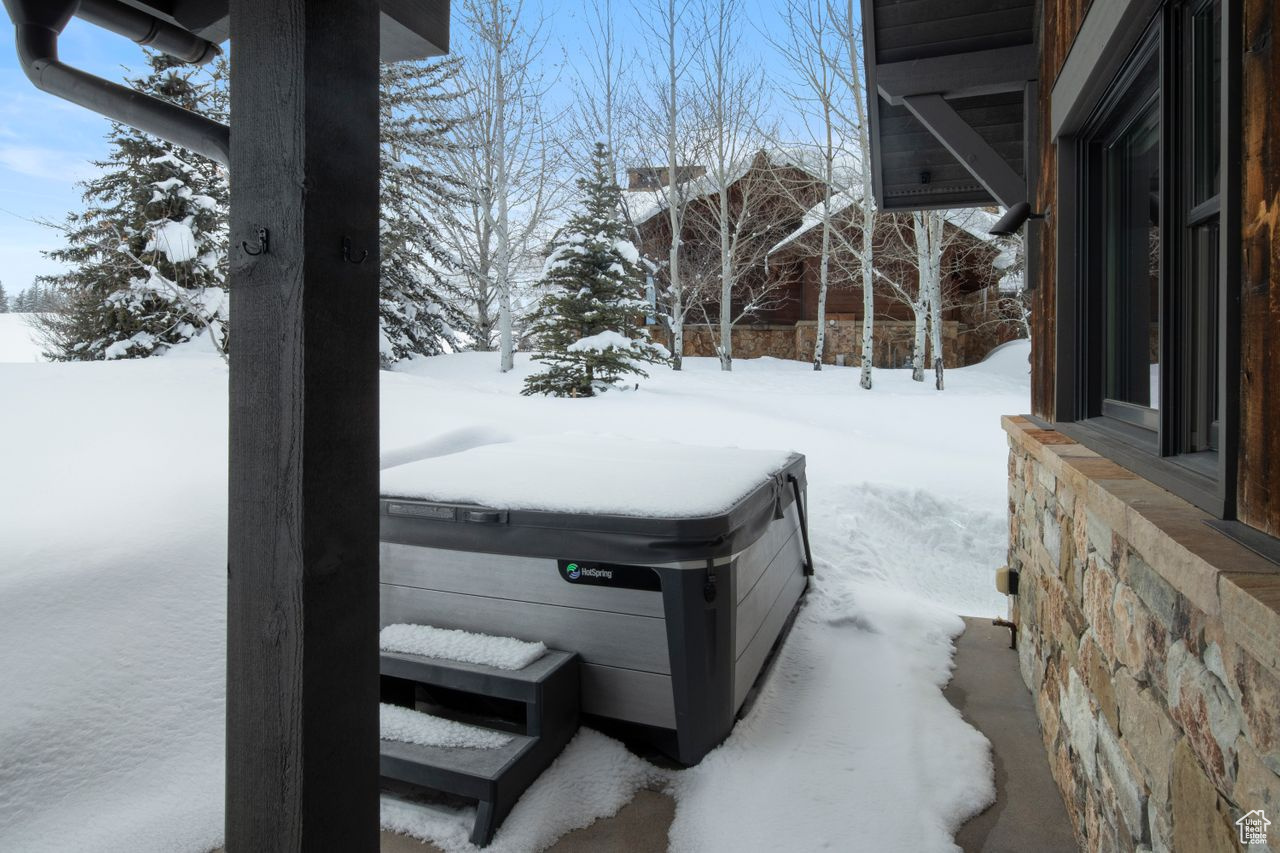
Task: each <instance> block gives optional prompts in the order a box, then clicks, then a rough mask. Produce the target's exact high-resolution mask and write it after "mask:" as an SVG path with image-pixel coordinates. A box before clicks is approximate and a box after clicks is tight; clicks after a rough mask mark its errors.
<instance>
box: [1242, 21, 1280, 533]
mask: <svg viewBox="0 0 1280 853" xmlns="http://www.w3.org/2000/svg"><path fill="white" fill-rule="evenodd" d="M1243 5H1244V20H1243V22H1242V23H1243V27H1244V34H1243V42H1242V45H1243V48H1244V60H1243V68H1242V74H1243V79H1242V89H1241V105H1242V107H1243V111H1244V116H1243V127H1242V138H1243V147H1244V150H1243V152H1242V153H1243V161H1242V173H1243V178H1244V192H1243V193H1242V200H1241V201H1242V207H1243V209H1242V211H1241V231H1242V232H1243V233H1242V235H1241V236H1242V237H1243V242H1244V251H1243V256H1242V257H1241V262H1240V274H1241V282H1240V327H1241V328H1240V455H1239V479H1238V481H1237V513H1238V515H1239V518H1240V520H1241V521H1243V522H1245V523H1246V524H1249V525H1251V526H1253V527H1256V528H1258V529H1259V530H1262V531H1264V532H1266V533H1268V534H1270V535H1271V536H1280V430H1277V429H1275V425H1276V423H1278V422H1280V282H1273V281H1272V280H1271V279H1272V278H1273V277H1274V276H1275V275H1276V273H1277V271H1280V107H1277V104H1276V91H1277V90H1280V45H1277V43H1276V37H1277V33H1276V24H1277V18H1280V12H1278V11H1277V8H1276V3H1275V0H1245V2H1244V4H1243Z"/></svg>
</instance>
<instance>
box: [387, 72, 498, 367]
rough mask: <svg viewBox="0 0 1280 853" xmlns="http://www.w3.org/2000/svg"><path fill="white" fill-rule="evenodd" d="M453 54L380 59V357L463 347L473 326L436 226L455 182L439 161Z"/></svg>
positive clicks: (451, 202)
mask: <svg viewBox="0 0 1280 853" xmlns="http://www.w3.org/2000/svg"><path fill="white" fill-rule="evenodd" d="M459 62H460V60H458V59H445V60H441V61H438V62H402V63H397V64H394V65H384V66H382V92H381V101H380V103H381V110H382V122H381V137H382V179H381V194H382V228H381V238H380V239H381V242H380V247H381V269H380V271H379V272H380V277H379V278H380V285H379V287H380V290H379V297H380V300H379V315H380V320H381V328H382V364H383V366H384V367H389V366H391V365H392V364H394V363H396V362H397V361H401V360H402V359H405V358H408V357H409V356H413V355H437V354H439V353H442V352H448V351H456V350H458V349H462V348H463V347H464V346H465V345H466V344H467V342H468V341H470V340H472V339H474V337H475V330H474V328H473V323H472V322H471V320H470V319H469V315H468V314H467V312H466V310H465V308H464V306H465V305H466V297H465V296H464V295H463V294H462V292H461V290H460V289H459V287H458V285H457V284H456V283H455V277H454V276H455V273H456V271H457V268H458V262H457V259H456V258H455V257H453V255H452V254H451V253H450V251H449V250H448V248H447V247H446V246H445V243H444V241H443V240H442V239H441V233H440V229H441V226H442V224H443V223H445V222H446V220H451V219H452V217H454V216H456V209H457V205H458V204H459V203H460V201H461V187H460V185H459V183H458V181H457V179H456V178H454V177H452V176H450V175H448V174H446V170H445V168H444V167H443V165H442V164H444V163H446V162H447V157H448V155H449V154H450V153H451V151H452V148H453V145H454V143H453V141H452V139H453V133H454V130H455V128H456V127H457V126H458V125H459V124H460V123H461V122H463V121H466V120H467V119H466V117H464V116H462V115H461V114H460V112H461V110H460V108H459V106H458V100H459V98H460V96H461V95H460V93H459V92H458V89H457V87H456V86H447V85H445V84H446V83H447V82H448V81H450V80H452V79H453V78H454V77H456V76H457V74H458V69H459Z"/></svg>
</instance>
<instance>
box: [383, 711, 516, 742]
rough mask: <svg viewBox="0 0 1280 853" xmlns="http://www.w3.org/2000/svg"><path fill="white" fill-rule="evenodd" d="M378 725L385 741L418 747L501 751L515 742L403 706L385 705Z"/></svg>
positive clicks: (493, 732) (476, 727) (499, 735)
mask: <svg viewBox="0 0 1280 853" xmlns="http://www.w3.org/2000/svg"><path fill="white" fill-rule="evenodd" d="M378 726H379V731H380V736H381V738H382V740H393V741H397V742H399V743H412V744H417V745H418V746H441V747H446V748H451V749H500V748H501V747H504V746H506V745H507V744H509V743H511V735H505V734H502V733H501V732H496V731H494V730H493V729H486V728H482V727H480V726H469V725H467V724H466V723H459V722H457V721H456V720H446V719H445V718H444V717H437V716H435V715H433V714H424V713H422V712H421V711H415V710H413V709H411V708H404V707H401V706H400V705H388V704H387V703H386V702H383V703H382V704H381V705H380V706H379V708H378Z"/></svg>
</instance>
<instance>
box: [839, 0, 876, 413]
mask: <svg viewBox="0 0 1280 853" xmlns="http://www.w3.org/2000/svg"><path fill="white" fill-rule="evenodd" d="M855 5H856V4H855V3H854V0H846V2H845V7H844V14H842V15H834V16H833V19H834V20H833V23H834V25H835V27H836V29H837V30H838V31H839V33H840V39H841V41H842V43H843V45H844V52H845V60H846V61H844V62H841V63H839V64H838V65H836V66H835V67H836V69H837V70H838V72H839V73H840V75H841V78H842V80H843V81H844V83H845V87H846V89H847V91H848V98H847V99H846V100H845V101H844V103H847V104H849V105H851V106H852V108H853V112H852V115H850V114H848V113H845V114H844V115H843V116H842V117H843V118H844V119H845V120H846V124H848V126H850V127H852V128H854V129H855V130H856V131H857V138H858V156H859V161H860V166H861V172H860V176H859V177H860V182H861V184H862V251H861V252H860V253H859V254H860V257H861V260H862V376H861V378H860V380H859V384H860V385H861V386H862V387H863V388H866V389H868V390H870V388H871V361H872V356H873V354H874V352H875V347H874V341H875V337H874V335H875V274H874V272H873V266H872V254H873V245H872V243H873V239H874V234H875V226H876V209H875V199H874V197H873V194H872V191H871V132H870V128H869V127H868V125H867V98H874V97H875V96H876V95H875V93H874V92H867V91H866V88H865V86H864V85H863V79H864V78H863V76H862V58H861V56H860V53H859V51H860V49H861V47H862V26H861V18H860V17H859V16H858V15H857V14H855V11H854V7H855Z"/></svg>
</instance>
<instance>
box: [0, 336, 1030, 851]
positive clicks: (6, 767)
mask: <svg viewBox="0 0 1280 853" xmlns="http://www.w3.org/2000/svg"><path fill="white" fill-rule="evenodd" d="M0 319H3V318H2V317H0ZM11 326H12V324H8V325H6V326H0V333H4V334H8V333H10V332H11V331H12V330H11ZM7 346H8V344H5V343H3V342H0V353H5V352H8V350H7V349H6V347H7ZM192 349H193V348H179V349H178V350H177V351H175V352H173V353H170V354H169V355H167V356H165V357H163V358H154V359H147V360H143V361H125V362H113V363H92V364H32V363H22V364H14V363H9V364H0V399H4V400H5V401H6V408H7V415H8V416H7V417H6V418H4V419H0V424H3V426H0V430H3V433H2V434H0V471H2V472H3V476H0V519H2V520H0V683H3V684H4V689H3V690H0V756H2V757H3V758H2V759H0V849H5V850H22V851H37V853H38V851H46V850H47V851H55V850H57V851H61V850H94V851H98V850H102V851H114V850H120V851H125V850H128V851H153V850H154V851H174V850H177V851H183V850H189V851H204V850H207V849H209V848H210V847H212V846H214V845H216V844H217V843H218V842H219V840H220V837H221V824H222V772H223V719H222V714H223V698H224V673H223V655H224V650H225V644H224V631H225V586H226V549H225V535H226V534H225V524H226V507H225V503H226V482H225V471H226V417H227V409H226V368H225V366H224V365H223V364H222V362H221V361H220V360H218V359H217V358H216V357H214V356H212V355H209V354H207V353H201V352H193V351H192ZM1026 357H1027V349H1026V346H1025V345H1023V344H1019V345H1016V346H1012V347H1007V348H1004V349H1002V350H1001V351H1000V352H998V353H997V354H996V355H995V356H994V357H993V358H992V359H989V360H988V361H987V362H985V363H983V364H981V365H976V366H974V367H971V368H966V369H963V370H953V371H950V372H949V373H948V375H947V382H948V390H947V391H945V392H942V393H938V392H935V391H933V390H932V388H931V387H928V386H926V385H922V384H920V383H913V382H911V381H910V378H909V375H908V374H907V373H906V372H905V371H884V370H881V371H877V372H876V389H875V390H874V391H872V392H871V393H867V392H864V391H862V390H861V389H859V388H858V387H857V380H858V374H857V371H856V370H853V369H838V368H837V369H827V370H824V371H822V372H820V373H814V372H813V371H812V370H811V369H810V367H809V366H808V365H805V364H801V363H797V362H784V361H775V360H770V359H761V360H757V361H745V360H739V361H736V362H735V365H734V366H735V371H734V372H733V373H732V374H728V375H725V374H722V373H720V372H719V370H718V369H717V366H716V364H715V362H714V360H704V359H689V360H686V366H687V369H686V371H684V372H683V373H680V374H675V373H672V372H671V371H668V370H665V369H658V368H655V369H654V370H653V374H654V375H653V378H652V379H651V380H649V381H647V382H642V384H641V387H640V390H639V391H634V392H614V393H609V394H607V395H605V396H604V397H602V398H597V399H587V400H573V399H547V398H526V397H521V396H520V395H519V390H520V387H521V383H522V381H523V377H524V375H525V374H526V373H528V372H529V367H528V364H527V362H526V361H525V360H523V359H521V360H520V361H519V362H518V367H517V370H516V371H514V372H512V373H510V374H507V375H502V374H499V373H498V372H497V370H496V362H497V357H496V355H492V354H462V355H455V356H444V357H440V358H435V359H424V360H421V361H419V362H416V363H412V364H409V365H407V366H406V367H405V368H404V369H402V370H400V371H398V372H393V373H384V374H382V376H381V384H382V399H383V404H382V408H383V411H382V424H383V427H382V428H383V442H382V443H383V459H384V465H387V464H398V463H403V462H409V461H412V460H417V459H423V458H427V457H431V456H442V455H445V454H449V453H453V452H456V451H458V450H460V449H464V448H468V447H479V446H483V445H487V444H492V443H494V442H497V441H506V440H510V439H513V438H525V437H530V436H543V435H558V434H564V433H569V432H577V433H597V434H606V435H611V436H632V437H640V438H646V439H664V440H669V441H680V442H684V443H686V444H694V445H698V444H701V445H708V446H716V447H738V448H743V449H747V450H763V451H769V452H776V451H791V450H795V451H799V452H802V453H805V454H806V455H807V457H808V476H809V502H810V516H811V518H810V524H811V529H812V538H813V551H814V556H815V558H816V561H817V576H816V578H815V582H814V586H813V588H812V591H811V594H810V596H809V598H808V603H807V605H806V606H805V608H804V609H803V611H802V612H801V614H800V617H799V618H798V619H797V623H796V626H795V629H794V631H793V632H792V634H791V636H790V638H789V640H788V642H787V643H786V645H785V647H784V648H783V650H782V653H781V654H780V656H779V660H778V663H777V666H776V667H775V668H774V670H773V671H772V675H771V676H770V679H769V681H768V683H767V684H766V686H765V688H764V689H763V690H762V692H761V695H760V697H759V699H758V700H757V702H756V704H755V706H754V707H753V709H752V711H751V713H750V714H749V716H748V717H747V719H745V720H743V721H742V722H741V723H740V724H739V725H738V727H737V729H736V730H735V731H734V733H733V735H732V736H731V737H730V738H729V740H728V741H727V742H726V743H725V745H724V746H722V747H721V748H720V749H718V750H717V751H715V752H714V753H712V754H711V755H710V756H708V757H707V759H706V760H705V761H704V762H703V763H702V764H701V765H700V766H698V767H697V768H694V769H692V770H686V771H674V772H671V771H659V770H657V769H656V768H653V767H652V766H651V765H649V764H647V763H645V762H643V761H641V760H640V759H638V758H636V757H635V756H632V755H630V754H629V753H628V752H626V750H625V749H623V748H622V747H621V746H620V745H619V744H617V743H616V742H615V741H612V740H610V739H608V738H605V737H604V736H603V735H600V734H598V733H595V732H590V731H585V730H584V731H583V732H582V733H580V734H579V736H578V738H577V739H576V740H575V741H574V743H573V745H571V747H570V748H569V749H568V750H567V751H566V752H565V754H564V755H563V756H562V757H561V759H560V762H559V763H558V764H557V766H556V768H553V770H552V771H550V772H549V773H548V774H546V776H544V777H543V779H542V780H540V781H539V782H538V783H537V784H536V785H535V786H534V787H533V788H532V789H530V791H529V792H528V794H527V795H526V796H525V798H524V799H523V800H522V801H521V803H520V805H519V806H517V809H516V811H515V812H514V813H513V814H512V815H511V817H510V818H509V819H508V821H507V823H506V825H505V826H504V827H503V829H502V830H501V832H500V834H499V835H498V837H497V840H496V842H495V843H496V844H497V845H498V847H497V848H496V849H500V850H513V851H521V850H533V849H538V848H540V847H542V846H545V845H547V844H549V843H551V842H552V841H554V839H555V838H556V837H558V836H559V835H560V834H563V832H566V831H568V830H569V829H572V828H574V827H576V826H582V825H585V824H586V823H589V822H590V821H591V820H592V819H594V818H595V817H598V816H602V815H607V814H611V813H613V812H616V810H617V809H618V808H620V807H621V805H622V804H624V803H625V802H626V800H627V799H628V798H629V797H630V796H631V795H632V794H633V793H634V791H635V789H636V788H637V787H639V786H643V785H655V784H656V785H666V786H669V789H670V790H671V791H672V793H673V794H674V795H675V796H676V798H677V801H678V807H677V814H676V822H675V825H674V827H673V830H672V838H671V841H672V846H673V849H676V850H694V849H697V850H712V851H715V850H726V851H729V850H734V851H737V850H774V849H788V850H796V851H805V850H816V849H821V848H824V847H828V848H830V849H847V847H848V845H849V844H850V843H851V841H852V840H854V839H857V843H858V846H859V847H863V848H864V849H876V850H912V851H917V850H926V851H932V850H951V849H953V845H952V842H951V832H952V831H953V830H954V828H955V826H956V825H957V824H958V823H959V822H960V821H961V820H962V819H963V818H964V817H965V816H967V815H968V814H970V813H971V812H972V811H974V810H975V809H976V808H980V807H981V806H982V805H983V804H984V803H985V802H987V801H988V799H989V798H990V795H991V790H992V782H991V768H990V762H989V758H988V754H987V747H986V743H985V740H984V739H983V738H982V737H981V736H980V735H979V734H978V733H977V732H975V731H974V730H973V729H971V728H970V727H968V726H967V725H966V724H964V723H963V721H962V720H961V719H960V717H959V714H958V713H957V712H956V711H955V710H954V709H953V708H952V707H951V706H950V705H949V704H948V703H947V702H946V700H945V699H944V698H943V697H942V695H941V693H940V691H939V689H938V687H939V685H941V684H943V683H945V681H946V680H947V677H948V673H949V668H950V657H951V653H952V646H951V637H952V636H953V635H954V634H955V633H957V632H958V631H959V630H960V627H961V623H960V620H959V619H958V618H956V617H955V616H954V615H951V614H954V613H964V614H976V615H995V614H997V613H998V612H999V611H1000V609H1001V608H1002V597H1001V596H999V595H998V594H996V593H995V592H994V590H993V589H992V570H993V569H994V567H996V566H998V565H999V564H1000V563H1001V562H1002V561H1003V558H1004V551H1005V547H1006V536H1007V531H1006V522H1005V489H1006V484H1005V476H1006V453H1007V450H1006V444H1005V440H1004V435H1003V433H1002V432H1001V431H1000V427H999V422H998V417H999V415H1001V414H1007V413H1017V412H1021V411H1025V410H1026V408H1027V404H1028V400H1027V393H1028V392H1027V387H1028V386H1027V376H1026V372H1027V368H1026ZM16 360H18V361H23V362H25V361H27V359H26V358H20V359H16ZM602 473H603V475H604V476H607V477H608V478H611V479H612V481H613V482H614V483H615V484H616V488H617V491H618V492H619V493H625V492H626V489H627V487H628V484H629V483H630V482H632V481H634V480H635V479H638V478H643V477H644V476H645V475H646V472H645V471H644V469H643V467H642V466H641V465H636V464H628V461H627V460H625V459H620V460H618V462H617V463H616V464H615V465H614V466H612V467H611V468H610V469H609V470H606V471H604V472H602ZM588 792H594V793H591V795H590V796H588V795H587V794H588ZM383 819H384V822H385V823H387V824H388V825H392V826H396V827H399V828H401V829H404V830H412V831H416V832H417V833H419V834H423V835H430V836H431V837H433V838H435V839H436V840H437V842H438V843H440V844H441V845H442V846H444V847H446V848H448V849H460V848H463V847H465V837H466V830H467V828H468V825H467V815H466V813H465V811H464V812H462V813H454V812H448V811H441V812H438V813H424V812H422V811H421V810H420V809H418V807H415V806H411V805H405V804H401V803H387V804H384V809H383ZM864 842H865V843H864Z"/></svg>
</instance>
